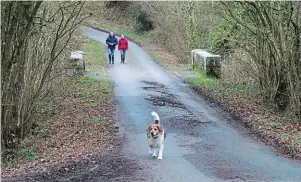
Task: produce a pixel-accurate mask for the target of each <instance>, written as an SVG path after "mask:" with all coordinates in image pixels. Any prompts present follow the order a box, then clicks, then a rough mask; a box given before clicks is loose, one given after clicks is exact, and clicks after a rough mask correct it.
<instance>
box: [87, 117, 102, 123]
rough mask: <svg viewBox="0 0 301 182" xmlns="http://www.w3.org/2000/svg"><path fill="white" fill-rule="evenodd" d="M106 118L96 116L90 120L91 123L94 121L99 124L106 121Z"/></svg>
mask: <svg viewBox="0 0 301 182" xmlns="http://www.w3.org/2000/svg"><path fill="white" fill-rule="evenodd" d="M105 121H106V120H105V118H104V117H102V116H96V117H93V118H91V119H90V120H89V123H94V124H97V123H104V122H105Z"/></svg>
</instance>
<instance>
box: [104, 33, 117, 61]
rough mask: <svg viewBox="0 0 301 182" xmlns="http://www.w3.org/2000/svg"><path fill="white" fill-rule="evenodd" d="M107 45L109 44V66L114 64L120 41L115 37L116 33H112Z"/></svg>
mask: <svg viewBox="0 0 301 182" xmlns="http://www.w3.org/2000/svg"><path fill="white" fill-rule="evenodd" d="M106 44H108V54H109V64H111V63H112V64H114V53H115V47H116V45H117V44H118V39H117V37H116V36H115V35H114V32H110V34H109V36H108V38H107V40H106Z"/></svg>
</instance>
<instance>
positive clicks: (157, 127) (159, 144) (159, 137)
mask: <svg viewBox="0 0 301 182" xmlns="http://www.w3.org/2000/svg"><path fill="white" fill-rule="evenodd" d="M151 115H152V116H153V117H154V121H155V124H151V125H150V126H149V127H148V129H147V138H148V141H149V154H150V155H152V156H153V157H157V158H158V159H162V156H163V149H164V141H165V138H166V134H165V132H164V129H163V127H162V126H161V124H160V118H159V115H158V114H157V113H156V112H152V113H151Z"/></svg>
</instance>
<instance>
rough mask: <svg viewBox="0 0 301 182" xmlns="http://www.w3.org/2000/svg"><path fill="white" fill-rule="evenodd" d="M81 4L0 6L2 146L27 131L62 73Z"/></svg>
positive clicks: (13, 4)
mask: <svg viewBox="0 0 301 182" xmlns="http://www.w3.org/2000/svg"><path fill="white" fill-rule="evenodd" d="M83 4H84V3H82V2H44V3H42V2H1V5H2V7H1V9H2V11H1V12H2V26H1V35H2V40H1V41H2V50H1V56H2V62H1V66H2V75H1V81H2V82H1V86H2V87H1V96H2V108H1V109H2V110H1V111H2V113H1V124H2V125H1V129H2V134H1V137H2V143H1V146H2V147H9V148H11V147H14V146H15V144H16V142H17V141H18V140H19V139H22V138H23V137H24V136H25V134H26V133H27V132H28V131H29V130H30V128H31V125H32V123H33V121H34V120H33V116H34V115H35V113H36V112H37V111H38V107H37V106H38V103H39V101H40V100H41V99H42V98H44V97H45V96H46V95H47V94H48V93H49V91H50V90H51V88H52V87H53V86H54V85H55V84H56V82H57V81H58V80H60V79H61V76H62V75H64V72H63V68H64V64H65V62H66V60H67V57H66V56H67V54H68V53H67V52H65V49H66V47H67V46H68V43H69V41H70V39H71V38H72V35H73V32H74V31H75V29H76V27H77V26H78V25H79V24H80V23H81V22H82V21H83V19H85V17H86V16H85V15H84V14H82V13H81V12H82V8H83Z"/></svg>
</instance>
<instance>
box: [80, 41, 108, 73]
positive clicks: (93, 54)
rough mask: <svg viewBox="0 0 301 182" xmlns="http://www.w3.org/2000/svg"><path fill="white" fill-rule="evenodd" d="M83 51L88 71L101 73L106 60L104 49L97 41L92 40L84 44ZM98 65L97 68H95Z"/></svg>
mask: <svg viewBox="0 0 301 182" xmlns="http://www.w3.org/2000/svg"><path fill="white" fill-rule="evenodd" d="M83 50H84V52H85V63H86V67H87V70H89V71H99V70H101V67H100V66H101V65H102V63H103V59H104V57H103V56H104V55H103V52H104V47H103V46H102V45H101V44H100V43H99V42H96V41H93V40H91V39H85V40H84V44H83ZM95 65H96V67H95Z"/></svg>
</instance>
